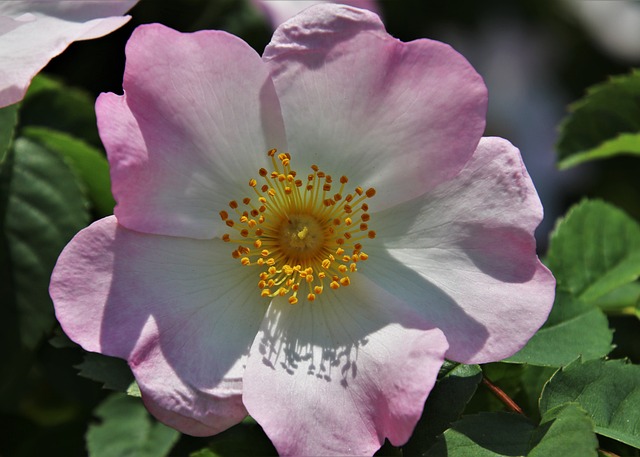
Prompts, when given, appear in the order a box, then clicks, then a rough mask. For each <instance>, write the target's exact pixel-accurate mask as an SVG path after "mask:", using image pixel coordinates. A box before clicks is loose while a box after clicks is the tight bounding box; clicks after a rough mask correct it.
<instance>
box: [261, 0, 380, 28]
mask: <svg viewBox="0 0 640 457" xmlns="http://www.w3.org/2000/svg"><path fill="white" fill-rule="evenodd" d="M252 3H253V4H254V5H255V6H256V8H258V9H260V10H261V11H263V12H264V14H265V15H266V16H267V17H268V18H269V20H270V21H271V25H273V27H274V28H275V27H277V26H279V25H280V24H282V23H283V22H285V21H286V20H287V19H289V18H292V17H293V16H295V15H296V14H298V13H300V12H301V11H304V10H305V9H307V8H309V7H310V6H313V5H317V4H318V3H341V4H343V5H350V6H355V7H356V8H364V9H367V10H369V11H373V12H374V13H377V14H380V9H379V8H378V4H377V2H375V1H374V0H341V1H337V2H330V1H328V0H308V1H306V0H252Z"/></svg>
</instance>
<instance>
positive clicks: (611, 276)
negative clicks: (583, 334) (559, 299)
mask: <svg viewBox="0 0 640 457" xmlns="http://www.w3.org/2000/svg"><path fill="white" fill-rule="evenodd" d="M548 266H549V268H551V270H552V271H553V272H554V274H555V276H556V279H557V281H558V290H559V291H561V292H566V293H567V294H569V295H570V296H571V297H575V298H577V299H580V301H581V302H582V303H593V302H594V301H595V300H596V299H598V298H600V297H602V296H603V295H605V294H607V293H609V292H611V291H613V290H615V289H616V288H618V287H620V286H622V285H624V284H628V283H630V282H633V281H635V280H636V279H637V278H638V276H640V225H638V223H637V222H636V221H634V220H633V219H631V218H630V217H629V216H627V215H626V214H625V213H624V212H623V211H621V210H619V209H617V208H615V207H614V206H612V205H609V204H607V203H605V202H602V201H599V200H592V201H589V200H585V201H582V202H581V203H579V204H578V205H576V206H574V207H573V208H572V209H571V210H570V211H569V213H568V214H567V216H566V218H565V219H564V220H563V221H562V222H560V224H559V225H558V228H557V229H556V231H555V233H554V234H553V235H552V238H551V247H550V249H549V261H548ZM571 312H573V310H571Z"/></svg>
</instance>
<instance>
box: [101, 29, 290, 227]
mask: <svg viewBox="0 0 640 457" xmlns="http://www.w3.org/2000/svg"><path fill="white" fill-rule="evenodd" d="M126 52H127V65H126V69H125V76H124V89H125V95H124V96H123V97H124V98H123V99H120V100H119V99H117V98H116V97H115V96H114V95H113V94H107V95H103V96H102V97H101V98H100V99H99V100H98V103H97V105H96V111H97V114H98V126H99V129H100V135H101V137H102V140H103V142H104V143H105V146H106V148H107V152H108V154H109V160H110V163H111V166H112V168H113V170H114V171H113V175H112V182H113V189H114V195H115V198H116V201H117V202H118V206H117V208H116V215H117V217H118V222H119V223H121V224H122V225H124V226H125V227H128V228H130V229H133V230H139V231H142V232H147V233H156V234H162V235H176V236H188V237H194V238H210V237H212V236H215V235H216V234H218V230H217V227H219V226H220V225H221V224H220V220H219V217H218V216H217V214H218V212H219V211H220V210H223V209H226V208H227V205H228V203H229V201H230V200H234V199H241V198H243V197H245V196H247V194H248V191H249V190H250V189H249V186H248V184H247V183H248V182H249V179H251V178H254V177H256V176H257V173H258V169H259V168H260V167H262V166H266V164H267V151H268V150H269V149H271V148H281V149H286V147H285V140H284V127H283V125H282V117H281V114H280V108H279V102H278V99H277V97H276V94H275V90H274V88H273V85H272V83H271V81H270V79H269V75H268V72H267V69H266V66H265V65H264V63H263V62H262V61H261V60H260V57H259V56H258V54H256V52H255V51H254V50H253V49H251V48H250V47H249V45H247V44H246V43H245V42H243V41H242V40H240V39H239V38H237V37H234V36H232V35H229V34H227V33H225V32H219V31H201V32H196V33H192V34H187V33H179V32H176V31H174V30H171V29H169V28H167V27H164V26H162V25H159V24H152V25H146V26H140V27H138V28H137V29H136V30H135V31H134V32H133V35H132V36H131V39H130V40H129V42H128V44H127V49H126ZM129 145H131V146H129Z"/></svg>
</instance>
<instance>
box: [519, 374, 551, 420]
mask: <svg viewBox="0 0 640 457" xmlns="http://www.w3.org/2000/svg"><path fill="white" fill-rule="evenodd" d="M522 368H523V369H522V375H521V383H522V391H523V394H524V396H525V398H526V400H527V404H528V407H526V408H525V411H536V412H537V411H538V403H539V401H540V395H541V394H542V389H543V388H544V386H545V384H546V383H547V382H549V379H551V376H553V374H554V373H555V372H556V371H557V368H555V367H541V366H535V365H523V367H522Z"/></svg>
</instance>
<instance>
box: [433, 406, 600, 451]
mask: <svg viewBox="0 0 640 457" xmlns="http://www.w3.org/2000/svg"><path fill="white" fill-rule="evenodd" d="M597 445H598V441H597V440H596V437H595V434H594V433H593V423H592V422H591V420H590V419H589V418H588V416H587V415H586V413H585V412H584V411H581V410H580V409H579V408H578V407H577V406H576V405H567V406H563V407H562V408H559V409H556V410H553V411H550V412H549V414H548V415H546V416H543V418H542V421H541V423H540V426H538V427H536V426H535V425H534V424H533V423H532V422H531V421H529V420H528V419H527V418H525V417H524V416H522V415H519V414H514V413H504V412H494V413H479V414H474V415H471V416H466V417H463V418H462V419H461V420H460V421H458V422H456V423H454V424H453V427H452V428H450V429H449V430H447V431H446V432H444V434H443V435H442V436H440V437H439V438H438V441H437V442H436V444H435V445H434V446H433V447H432V448H431V449H430V450H429V452H428V453H427V454H426V455H427V456H430V457H445V456H450V457H503V456H531V457H542V456H544V457H595V456H597V451H596V447H597Z"/></svg>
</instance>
